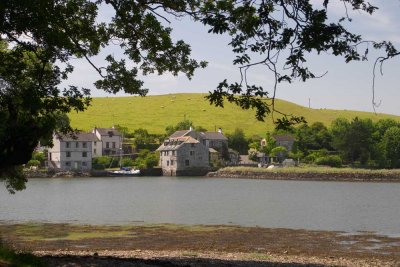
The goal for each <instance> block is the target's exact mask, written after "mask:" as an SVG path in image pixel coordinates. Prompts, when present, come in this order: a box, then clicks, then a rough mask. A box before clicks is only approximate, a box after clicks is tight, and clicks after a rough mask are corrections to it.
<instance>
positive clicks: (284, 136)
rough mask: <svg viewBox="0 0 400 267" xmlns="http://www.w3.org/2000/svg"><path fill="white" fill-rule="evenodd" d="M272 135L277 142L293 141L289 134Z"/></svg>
mask: <svg viewBox="0 0 400 267" xmlns="http://www.w3.org/2000/svg"><path fill="white" fill-rule="evenodd" d="M272 137H273V138H275V140H276V141H278V142H279V141H280V142H284V141H294V137H293V136H291V135H290V134H279V135H273V136H272Z"/></svg>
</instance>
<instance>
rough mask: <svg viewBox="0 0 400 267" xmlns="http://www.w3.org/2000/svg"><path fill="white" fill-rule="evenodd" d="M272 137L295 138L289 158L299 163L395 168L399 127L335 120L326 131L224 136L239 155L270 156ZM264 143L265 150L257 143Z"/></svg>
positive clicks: (389, 122) (315, 127)
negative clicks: (256, 154)
mask: <svg viewBox="0 0 400 267" xmlns="http://www.w3.org/2000/svg"><path fill="white" fill-rule="evenodd" d="M274 134H290V135H292V136H293V137H294V138H295V142H294V145H293V149H292V151H290V153H288V156H289V157H292V158H299V159H301V160H302V161H303V162H307V163H317V164H322V165H333V166H340V165H341V164H342V163H343V164H346V165H350V166H353V167H367V168H399V167H400V124H399V122H398V121H395V120H393V119H381V120H379V121H377V122H373V121H372V120H371V119H361V118H359V117H355V118H353V119H351V120H348V119H345V118H338V119H336V120H334V121H333V122H332V123H331V125H330V127H329V128H328V127H327V126H326V125H324V124H323V123H321V122H314V123H312V124H311V125H309V124H307V123H304V124H301V125H300V126H298V127H289V128H288V129H287V130H285V131H281V130H278V131H275V132H273V133H267V134H266V136H264V137H260V136H253V137H250V138H246V137H245V135H244V133H243V131H242V130H241V129H236V130H235V132H234V133H233V134H228V135H227V137H228V139H229V147H230V148H233V149H235V150H237V151H239V152H240V153H243V152H245V151H246V149H255V150H257V151H260V152H265V153H266V154H270V153H271V152H274V151H273V150H274V149H275V150H276V148H277V145H276V142H274V139H273V135H274ZM262 138H265V139H266V146H264V147H261V146H260V144H259V143H260V142H259V141H260V140H261V139H262Z"/></svg>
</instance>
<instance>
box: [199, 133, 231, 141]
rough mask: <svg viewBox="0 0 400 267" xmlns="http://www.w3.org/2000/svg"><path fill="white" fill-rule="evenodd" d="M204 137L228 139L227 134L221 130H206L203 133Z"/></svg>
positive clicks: (208, 138)
mask: <svg viewBox="0 0 400 267" xmlns="http://www.w3.org/2000/svg"><path fill="white" fill-rule="evenodd" d="M201 136H202V138H203V139H207V140H228V138H226V136H225V135H223V134H222V133H220V132H204V133H201Z"/></svg>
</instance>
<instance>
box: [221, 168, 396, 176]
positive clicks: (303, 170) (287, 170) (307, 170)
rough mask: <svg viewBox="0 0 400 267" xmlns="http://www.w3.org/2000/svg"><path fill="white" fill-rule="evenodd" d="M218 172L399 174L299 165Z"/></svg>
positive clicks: (374, 170)
mask: <svg viewBox="0 0 400 267" xmlns="http://www.w3.org/2000/svg"><path fill="white" fill-rule="evenodd" d="M219 172H256V173H278V172H279V173H321V174H325V173H339V174H375V175H384V176H387V175H399V176H400V169H359V168H350V167H345V168H334V167H319V166H300V167H285V168H273V169H267V168H258V167H243V166H239V167H225V168H222V169H220V170H219Z"/></svg>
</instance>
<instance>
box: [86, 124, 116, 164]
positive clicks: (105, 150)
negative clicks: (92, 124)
mask: <svg viewBox="0 0 400 267" xmlns="http://www.w3.org/2000/svg"><path fill="white" fill-rule="evenodd" d="M92 133H93V134H94V135H95V136H96V137H97V138H98V140H99V141H100V142H99V143H97V142H96V143H95V144H93V146H94V149H96V151H94V150H93V154H94V157H98V156H102V155H119V154H120V153H121V152H122V135H121V133H120V132H118V131H117V130H116V129H115V128H94V129H93V131H92ZM95 152H96V153H95Z"/></svg>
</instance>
